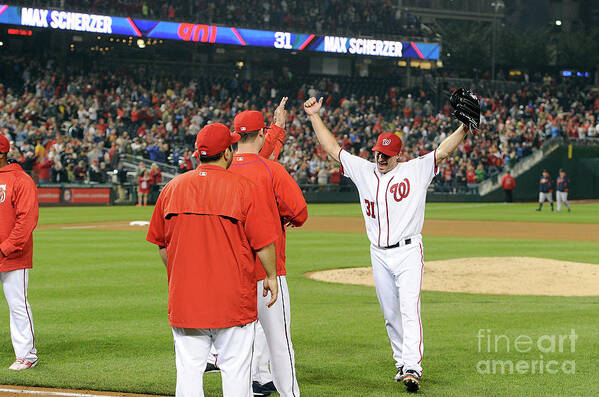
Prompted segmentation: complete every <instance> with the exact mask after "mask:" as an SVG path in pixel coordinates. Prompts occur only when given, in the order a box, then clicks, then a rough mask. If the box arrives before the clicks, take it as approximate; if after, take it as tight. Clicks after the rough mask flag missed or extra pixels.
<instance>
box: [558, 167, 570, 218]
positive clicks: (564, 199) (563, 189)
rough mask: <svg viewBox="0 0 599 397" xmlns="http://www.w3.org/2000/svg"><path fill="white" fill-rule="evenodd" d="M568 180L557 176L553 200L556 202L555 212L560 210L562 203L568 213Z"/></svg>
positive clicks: (565, 177)
mask: <svg viewBox="0 0 599 397" xmlns="http://www.w3.org/2000/svg"><path fill="white" fill-rule="evenodd" d="M569 184H570V180H569V179H568V177H567V176H563V177H562V176H561V175H560V176H559V177H558V178H557V181H556V186H557V190H556V191H555V199H556V201H557V212H560V211H561V210H562V203H564V204H565V205H566V207H568V211H570V202H569V201H568V185H569Z"/></svg>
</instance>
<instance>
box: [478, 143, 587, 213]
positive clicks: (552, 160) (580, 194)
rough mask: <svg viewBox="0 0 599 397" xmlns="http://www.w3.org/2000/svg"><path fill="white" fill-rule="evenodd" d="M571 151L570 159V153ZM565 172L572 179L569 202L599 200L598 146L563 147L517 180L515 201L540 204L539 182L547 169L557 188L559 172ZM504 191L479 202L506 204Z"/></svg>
mask: <svg viewBox="0 0 599 397" xmlns="http://www.w3.org/2000/svg"><path fill="white" fill-rule="evenodd" d="M570 150H571V156H569V152H570ZM560 168H563V169H564V171H566V175H567V176H568V178H569V179H570V188H569V194H568V199H571V200H589V199H599V146H588V145H586V146H583V145H572V148H571V149H570V148H569V145H562V146H560V147H559V148H558V149H556V150H555V151H553V152H552V153H550V154H549V155H548V156H547V157H545V158H544V159H543V160H541V162H539V163H538V164H536V165H535V166H533V167H531V168H530V169H529V170H528V171H526V172H525V173H523V174H521V175H519V176H518V177H516V178H515V179H516V188H515V189H514V192H513V197H514V201H537V200H538V199H539V178H540V177H541V173H542V171H543V170H544V169H547V171H549V174H550V175H551V179H552V180H553V184H554V187H555V180H556V179H557V177H558V174H559V172H558V171H559V169H560ZM503 199H504V192H503V189H502V188H501V187H498V188H497V189H495V190H493V191H491V192H490V193H489V194H487V195H485V196H483V197H481V198H480V200H481V201H485V202H493V201H503Z"/></svg>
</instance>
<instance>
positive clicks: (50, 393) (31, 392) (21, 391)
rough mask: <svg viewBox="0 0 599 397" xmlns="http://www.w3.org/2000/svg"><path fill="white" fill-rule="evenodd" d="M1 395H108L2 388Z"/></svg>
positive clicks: (73, 396) (79, 396)
mask: <svg viewBox="0 0 599 397" xmlns="http://www.w3.org/2000/svg"><path fill="white" fill-rule="evenodd" d="M0 393H15V394H41V395H45V396H64V397H106V394H88V393H65V392H58V391H42V390H23V389H2V388H0Z"/></svg>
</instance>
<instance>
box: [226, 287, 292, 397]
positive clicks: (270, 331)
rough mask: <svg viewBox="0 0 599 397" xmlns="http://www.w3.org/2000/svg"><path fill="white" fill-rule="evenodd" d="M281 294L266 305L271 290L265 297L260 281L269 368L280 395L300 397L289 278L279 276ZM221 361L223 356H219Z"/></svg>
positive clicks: (259, 299) (262, 323) (259, 297)
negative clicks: (294, 349)
mask: <svg viewBox="0 0 599 397" xmlns="http://www.w3.org/2000/svg"><path fill="white" fill-rule="evenodd" d="M277 280H278V282H279V297H278V299H277V301H276V302H275V304H274V305H272V306H271V307H267V306H266V304H267V303H268V301H269V300H270V294H268V296H266V297H263V296H262V291H263V286H262V283H263V281H262V280H260V281H258V320H259V321H260V324H261V325H262V328H263V329H264V334H265V335H266V342H267V344H268V349H269V351H270V355H271V357H270V360H271V361H270V369H271V372H272V377H273V382H274V384H275V387H276V388H277V391H278V392H279V395H280V396H281V397H299V395H300V391H299V386H298V384H297V376H296V373H295V353H294V351H293V345H292V343H291V328H290V325H291V319H290V316H291V310H290V307H289V289H288V287H287V278H286V277H285V276H277ZM219 362H220V356H219Z"/></svg>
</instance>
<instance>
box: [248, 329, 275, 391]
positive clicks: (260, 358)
mask: <svg viewBox="0 0 599 397" xmlns="http://www.w3.org/2000/svg"><path fill="white" fill-rule="evenodd" d="M269 363H270V351H269V350H268V344H267V342H266V335H265V334H264V329H263V328H262V326H261V325H260V321H258V322H257V323H256V337H255V339H254V359H253V360H252V381H256V382H258V383H260V384H261V385H263V384H265V383H268V382H272V381H273V380H272V375H271V373H270V369H269Z"/></svg>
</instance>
